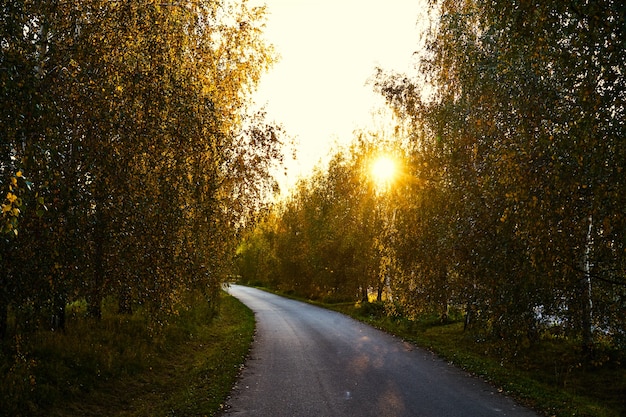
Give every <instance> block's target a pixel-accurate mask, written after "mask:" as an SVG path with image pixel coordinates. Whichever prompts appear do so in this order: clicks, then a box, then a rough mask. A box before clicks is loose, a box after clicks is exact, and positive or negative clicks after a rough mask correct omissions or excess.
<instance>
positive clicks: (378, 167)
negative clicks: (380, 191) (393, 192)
mask: <svg viewBox="0 0 626 417" xmlns="http://www.w3.org/2000/svg"><path fill="white" fill-rule="evenodd" d="M371 174H372V178H373V179H374V182H375V183H376V186H377V187H378V188H384V187H386V186H388V185H389V184H390V183H391V182H392V181H393V179H394V178H395V176H396V161H395V160H394V159H393V158H391V157H389V156H386V155H383V156H379V157H378V158H376V159H374V161H373V162H372V166H371Z"/></svg>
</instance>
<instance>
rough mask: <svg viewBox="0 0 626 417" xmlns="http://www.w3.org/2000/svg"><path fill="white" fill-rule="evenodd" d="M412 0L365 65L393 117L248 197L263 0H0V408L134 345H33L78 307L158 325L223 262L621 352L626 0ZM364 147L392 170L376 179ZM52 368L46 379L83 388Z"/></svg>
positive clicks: (475, 327)
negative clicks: (417, 31) (383, 52)
mask: <svg viewBox="0 0 626 417" xmlns="http://www.w3.org/2000/svg"><path fill="white" fill-rule="evenodd" d="M428 4H429V10H430V12H429V13H430V18H431V21H430V27H429V29H428V31H427V32H426V33H425V34H424V38H423V39H422V40H418V39H416V50H417V49H418V48H419V45H420V42H422V44H423V46H424V47H423V49H421V52H420V53H419V61H418V64H417V65H416V67H415V70H414V72H413V73H406V74H404V73H396V72H392V71H388V70H384V69H377V70H375V73H374V75H373V76H372V78H371V80H370V81H369V82H370V84H371V86H372V88H373V89H374V90H375V91H376V92H378V93H379V94H380V95H381V96H382V97H383V98H384V99H385V100H386V103H387V104H388V106H389V109H390V111H391V112H392V113H393V120H394V121H393V125H392V126H387V125H385V126H384V127H380V128H371V129H369V128H363V129H361V130H358V131H355V133H354V141H353V144H352V145H351V146H349V147H346V148H344V149H339V150H337V152H336V154H335V155H334V156H333V157H332V159H331V160H330V162H329V163H328V165H327V166H323V167H322V166H321V167H320V168H319V169H318V170H317V171H316V172H315V173H314V174H313V175H312V176H311V177H309V178H306V179H303V180H302V181H300V182H299V184H298V185H297V187H296V188H295V189H294V190H293V191H292V193H291V194H290V195H288V196H287V197H285V198H283V199H281V200H277V201H276V202H275V203H274V204H273V205H271V206H270V207H267V202H268V199H267V196H268V195H270V194H271V193H272V192H273V191H275V183H276V182H275V179H274V178H273V173H275V172H276V167H277V166H279V165H280V164H281V161H282V159H283V153H284V150H285V146H284V145H285V142H286V132H284V131H283V128H282V127H281V126H280V124H277V123H276V122H273V121H268V118H267V117H266V115H265V114H264V112H263V111H255V110H252V109H253V106H252V105H251V96H252V93H253V91H254V90H255V88H256V86H257V85H258V83H259V81H260V78H261V76H262V74H263V73H265V72H266V71H268V70H269V69H270V68H271V66H272V64H273V63H274V62H275V60H276V59H277V55H276V54H275V52H274V50H273V48H272V46H271V45H269V44H267V43H266V41H265V40H264V38H263V28H264V26H263V25H264V19H265V13H266V10H265V9H264V8H262V7H261V8H257V7H251V6H249V5H248V3H247V2H246V1H245V0H244V1H235V0H233V1H226V0H224V1H206V0H185V1H182V0H180V1H179V0H171V1H166V2H163V1H159V0H133V1H124V0H82V1H63V0H61V1H58V0H37V1H23V0H5V1H2V2H1V3H0V109H1V111H0V212H1V214H0V376H1V377H2V379H3V384H0V400H3V401H5V400H11V399H13V398H18V396H17V394H16V393H18V394H19V395H20V397H19V399H16V400H15V401H14V402H13V403H12V406H13V407H14V408H12V409H11V408H6V407H5V404H4V403H3V404H2V406H1V407H0V414H2V413H3V412H5V413H11V412H12V411H14V410H18V411H20V410H21V411H20V412H22V413H26V414H24V415H28V414H29V412H30V411H32V410H39V411H41V410H45V407H46V406H48V405H49V404H44V402H45V401H48V398H53V397H54V395H52V394H50V392H51V391H52V390H53V389H55V387H53V386H54V382H48V385H46V381H45V378H42V377H41V373H38V372H40V371H41V372H43V371H45V372H49V375H46V377H50V381H55V380H54V379H53V378H52V376H53V375H58V378H63V377H64V375H65V374H64V372H67V373H68V374H71V373H73V372H76V373H79V374H80V373H81V372H82V374H88V373H92V374H93V375H91V376H92V377H93V378H96V379H97V378H100V376H101V374H100V372H101V370H102V369H101V368H102V364H103V363H105V362H106V361H108V362H113V359H110V358H109V357H108V356H107V355H109V354H110V357H113V356H115V355H119V356H123V355H125V354H127V355H130V354H131V353H132V352H131V353H129V352H127V351H125V350H124V349H123V348H119V346H115V347H114V348H112V349H111V350H110V351H106V349H104V348H103V349H102V351H103V352H104V354H103V356H104V357H105V358H104V359H103V361H104V362H97V361H95V360H94V363H93V364H85V363H83V364H76V363H74V362H76V361H75V360H74V359H76V358H69V359H67V364H69V365H67V364H66V365H67V366H65V368H63V369H61V367H60V366H57V362H53V361H52V360H50V361H49V362H48V363H45V362H46V358H50V357H51V356H53V355H52V354H51V353H50V352H47V351H45V349H44V351H43V352H42V351H41V350H39V351H37V350H36V344H37V343H38V342H39V341H41V340H47V339H49V340H52V339H54V337H53V336H52V335H57V334H58V335H63V334H65V333H64V329H65V328H66V326H68V324H69V323H70V322H72V320H73V321H74V322H76V323H78V322H80V326H78V327H76V329H78V330H76V329H74V330H73V331H72V332H68V334H67V339H63V340H62V341H61V342H59V346H58V349H59V351H61V352H63V351H64V350H69V348H70V346H68V343H70V342H68V340H74V341H76V340H78V341H80V340H81V338H84V339H85V340H87V339H88V338H87V335H89V337H91V336H92V335H93V334H92V333H91V332H92V331H93V332H94V333H97V334H96V337H95V339H94V340H95V341H90V342H89V343H90V344H89V343H86V344H85V346H83V347H81V348H84V349H85V351H86V355H89V354H91V353H93V351H94V350H97V348H101V347H102V346H104V345H105V344H106V342H107V341H106V340H104V339H106V338H107V337H109V336H103V335H107V334H108V335H111V334H116V333H120V332H118V330H119V328H122V327H123V328H125V329H126V331H128V329H130V331H131V334H134V333H132V332H134V331H135V330H137V331H136V332H135V333H136V334H140V333H141V334H142V335H144V336H145V338H146V340H147V342H146V345H150V346H151V349H153V350H151V352H152V351H159V349H161V350H166V349H165V348H163V347H162V346H167V345H166V344H159V343H160V340H161V339H164V338H165V336H163V335H164V334H166V333H167V331H166V329H167V324H168V323H173V322H181V321H184V320H187V318H188V317H189V316H193V315H194V314H195V313H193V311H194V310H193V308H194V304H198V299H200V300H201V304H202V307H203V309H204V310H210V311H212V312H217V311H218V309H219V308H220V302H219V300H220V298H221V297H223V294H222V291H221V289H222V285H223V283H225V282H227V281H230V280H232V279H233V277H234V276H238V278H239V279H240V280H241V281H243V282H244V283H248V284H254V285H263V286H266V287H270V288H273V289H276V290H279V291H281V292H283V293H290V294H294V295H298V296H304V297H307V298H310V299H314V300H322V301H326V302H349V303H352V304H354V303H363V304H370V305H372V306H375V308H380V311H382V312H383V313H384V314H385V315H387V316H389V317H395V318H404V319H408V320H412V319H414V318H417V317H419V316H421V315H434V316H436V317H437V319H438V320H439V321H440V322H442V323H445V322H448V321H455V320H456V321H457V322H462V323H463V327H464V331H465V332H467V333H468V334H471V335H473V337H474V339H475V340H486V339H489V340H496V341H499V343H501V344H502V345H506V346H507V348H506V349H507V354H508V355H515V354H516V353H517V352H519V351H521V350H523V349H528V348H529V347H532V346H534V344H535V343H538V342H539V341H541V340H542V339H545V338H548V337H549V338H553V339H554V340H560V341H567V342H568V343H573V344H574V345H575V346H577V349H578V350H577V351H576V352H580V355H581V361H586V362H589V363H595V364H602V363H606V362H608V361H611V360H612V358H615V357H620V356H619V355H618V356H612V355H607V353H606V352H623V351H624V349H625V348H626V314H625V312H626V211H625V209H624V207H626V184H625V178H626V175H625V173H624V168H625V167H626V147H625V146H624V140H625V139H624V138H625V137H626V132H625V122H626V114H625V113H626V78H625V77H626V48H625V46H626V45H625V44H624V39H626V33H624V31H625V28H626V9H625V8H624V7H623V5H622V4H621V2H619V1H617V0H597V1H578V0H576V1H569V2H563V1H561V0H546V1H542V2H531V1H528V0H514V1H501V0H489V1H486V0H455V1H452V0H429V1H428ZM383 156H384V157H385V158H387V159H386V160H387V161H393V162H391V163H392V164H393V169H394V172H393V173H391V172H389V175H388V176H387V177H384V178H383V177H379V178H376V177H375V176H374V174H373V172H372V166H373V165H374V164H376V163H377V162H376V161H379V160H380V159H379V158H381V157H383ZM388 169H391V168H390V167H388ZM229 303H230V302H229ZM229 303H227V307H228V308H229V309H235V308H236V307H233V306H232V305H230V304H229ZM136 314H139V315H140V316H137V315H136ZM203 314H204V315H202V316H201V317H200V318H198V317H195V318H194V320H196V321H198V322H200V324H199V326H200V327H199V328H202V329H203V331H205V337H206V340H212V338H213V339H215V338H214V337H213V336H212V333H210V332H208V331H206V329H204V328H203V327H201V326H203V325H204V321H205V320H204V319H205V317H212V313H203ZM216 314H217V313H216ZM216 314H215V315H216ZM240 314H242V315H245V313H241V312H240ZM107 317H108V318H109V319H110V320H109V319H107ZM123 317H135V319H132V320H131V319H128V320H125V319H124V318H123ZM137 317H139V319H137ZM105 319H106V320H109V321H106V323H103V322H104V321H105ZM133 320H134V321H133ZM132 326H140V327H141V329H140V330H141V331H139V329H134V330H133V327H132ZM183 327H184V325H183ZM99 331H102V333H98V332H99ZM194 331H195V330H194ZM229 331H230V333H228V334H230V335H231V336H229V337H231V339H227V340H225V342H224V343H226V344H229V346H234V345H235V339H236V335H237V334H239V335H240V333H238V332H237V331H231V330H229ZM106 332H109V333H106ZM249 332H250V335H251V334H252V333H251V332H252V330H250V329H249ZM183 333H184V335H183V336H180V335H179V336H180V340H184V341H185V343H186V342H188V341H189V339H190V338H192V336H193V337H195V336H194V335H192V334H191V333H192V332H186V333H185V332H182V333H181V334H183ZM42 334H45V335H48V336H49V337H47V336H45V337H44V336H41V335H42ZM70 337H74V339H70ZM111 337H113V336H111ZM142 337H143V336H142ZM134 339H135V338H130V337H129V339H128V340H129V341H130V340H134ZM90 340H91V339H90ZM172 340H174V341H176V340H178V339H176V338H173V339H172ZM246 340H247V339H246ZM246 340H244V341H243V342H242V343H244V344H247V343H248V341H246ZM124 343H126V342H124ZM128 343H130V342H128ZM172 343H173V342H172ZM64 344H65V345H64ZM182 344H184V343H182ZM33 346H35V347H33ZM73 347H74V346H72V348H73ZM46 349H47V348H46ZM220 349H222V348H221V347H220ZM224 349H225V350H224V352H226V351H228V349H227V348H224ZM242 351H245V347H244V348H242ZM140 353H141V352H139V353H137V354H136V355H135V356H137V357H136V358H135V359H137V360H138V361H140V362H141V361H142V360H143V362H142V363H141V364H140V365H141V367H143V368H142V369H143V370H145V369H149V370H150V371H152V368H151V366H152V365H151V364H149V363H148V362H147V360H144V358H139V357H138V356H141V354H140ZM46 355H48V356H46ZM146 356H149V355H146ZM179 356H181V357H183V356H184V355H179ZM198 357H200V355H199V356H198ZM223 357H224V354H223V352H222V353H220V352H218V353H217V354H216V356H214V358H217V359H211V360H215V362H216V363H217V362H219V360H220V358H223ZM194 358H195V357H194ZM212 358H213V357H212ZM101 359H102V358H101ZM183 359H184V358H183ZM194 360H195V359H194ZM233 360H234V361H235V362H236V360H237V359H236V358H235V359H233ZM105 364H106V363H105ZM46 365H47V366H48V368H46ZM83 365H84V366H85V367H84V368H80V366H83ZM91 365H93V366H92V367H91V368H89V366H91ZM213 365H214V364H213V363H210V364H207V367H208V368H211V367H212V366H213ZM124 366H125V365H124ZM133 366H135V365H132V366H130V365H129V366H127V367H123V369H121V370H120V371H119V373H120V374H123V375H131V376H132V375H134V374H133V372H140V371H141V370H133V369H132V368H133ZM616 366H621V365H620V364H619V363H617V364H616ZM73 367H74V368H73ZM163 368H164V369H165V370H167V366H164V367H163ZM228 368H229V369H230V370H231V371H233V369H236V366H235V365H232V366H231V365H229V366H228ZM181 369H182V368H181ZM61 371H62V372H61ZM162 371H163V369H162ZM155 374H156V372H155ZM163 374H164V375H167V373H166V372H165V371H163ZM72 375H74V374H72ZM83 376H84V375H83ZM199 378H200V377H199ZM202 378H204V377H202ZM202 378H200V380H201V382H200V383H199V384H200V385H202V384H204V382H205V380H204V379H202ZM63 383H66V381H65V380H64V381H63ZM67 384H68V386H67V387H65V386H64V387H61V388H59V387H58V385H59V384H57V387H56V388H59V389H60V390H62V389H65V390H66V391H64V392H61V394H55V395H57V397H63V396H65V395H66V394H67V392H68V391H71V392H70V394H71V395H75V398H79V401H80V398H82V397H80V394H82V392H81V390H83V391H89V389H90V388H85V387H83V386H82V385H81V386H80V387H79V388H76V387H75V386H73V385H72V386H69V382H68V383H67ZM226 384H227V385H228V382H226ZM46 390H47V391H46ZM43 394H50V395H49V397H45V396H42V397H41V398H44V399H41V398H40V399H37V401H39V402H40V403H36V401H35V400H34V399H33V398H34V397H36V396H38V395H43ZM68 396H69V394H68ZM216 401H217V403H218V405H219V401H220V400H219V399H218V400H216ZM49 402H50V404H52V403H53V402H54V401H53V400H50V401H49ZM24 404H27V405H29V407H31V409H25V408H24ZM7 410H8V411H7ZM24 410H26V411H24ZM14 415H20V414H15V413H14ZM31 415H32V414H31Z"/></svg>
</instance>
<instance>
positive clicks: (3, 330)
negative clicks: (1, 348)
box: [0, 297, 9, 341]
mask: <svg viewBox="0 0 626 417" xmlns="http://www.w3.org/2000/svg"><path fill="white" fill-rule="evenodd" d="M8 313H9V306H8V303H6V302H5V301H4V299H3V298H2V297H0V341H2V340H4V339H5V338H6V336H7V327H8V326H7V321H8V316H9V314H8Z"/></svg>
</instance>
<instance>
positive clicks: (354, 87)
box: [255, 0, 426, 188]
mask: <svg viewBox="0 0 626 417" xmlns="http://www.w3.org/2000/svg"><path fill="white" fill-rule="evenodd" d="M260 1H261V2H264V3H266V4H267V7H268V19H267V27H266V38H267V40H268V41H269V42H270V43H272V44H274V46H275V48H276V51H277V52H278V53H279V54H280V56H281V59H280V61H279V62H278V63H277V64H276V65H275V66H274V67H273V69H272V70H271V71H270V73H268V74H266V75H265V76H264V77H263V79H262V81H261V85H260V88H259V92H258V94H257V96H256V98H255V99H256V101H257V103H258V104H260V105H263V104H265V105H266V110H267V111H268V116H269V118H270V120H275V121H276V122H278V123H282V124H283V125H284V127H285V129H286V131H287V133H288V134H289V135H291V136H294V137H295V139H296V143H297V149H296V151H297V160H296V161H291V158H289V160H287V161H286V165H287V168H288V177H287V178H279V181H280V182H281V188H287V187H290V186H292V185H293V184H295V182H296V180H297V178H298V177H299V176H307V175H309V174H310V173H311V171H312V169H313V167H314V166H315V165H316V164H318V162H319V161H322V162H325V161H326V159H327V157H328V155H329V154H331V153H332V152H331V150H332V149H333V148H335V144H346V143H349V142H351V141H352V139H353V135H352V132H353V131H354V130H355V129H356V128H362V127H365V126H366V125H368V122H370V121H371V120H372V112H373V111H374V110H375V109H376V108H380V107H381V106H382V105H383V101H382V99H381V97H380V96H378V95H377V94H376V93H374V92H373V90H372V86H370V85H366V82H367V80H368V79H369V78H371V77H372V75H373V74H374V70H375V68H376V67H377V66H379V67H381V68H383V69H386V70H391V69H394V70H396V71H400V72H407V71H411V70H412V68H413V63H414V62H415V60H414V58H413V52H415V51H416V50H417V48H418V44H419V30H418V27H419V25H418V22H421V23H423V22H425V20H426V12H425V6H424V1H423V0H260Z"/></svg>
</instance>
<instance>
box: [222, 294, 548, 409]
mask: <svg viewBox="0 0 626 417" xmlns="http://www.w3.org/2000/svg"><path fill="white" fill-rule="evenodd" d="M229 291H230V293H231V294H232V295H233V296H235V297H237V298H238V299H239V300H241V301H242V302H243V303H245V304H246V305H247V306H248V307H250V308H251V309H252V310H253V311H254V312H255V314H256V320H257V333H256V336H255V340H254V343H253V345H252V351H251V353H250V357H249V359H248V361H247V362H246V366H245V368H244V370H243V372H242V376H241V379H240V380H239V382H238V383H237V386H236V387H235V389H234V391H233V393H232V396H231V398H230V400H229V402H228V404H227V409H226V410H227V411H226V412H225V415H226V416H233V417H244V416H255V417H284V416H294V417H309V416H310V417H341V416H355V417H356V416H358V417H367V416H376V417H380V416H394V417H400V416H411V417H431V416H432V417H456V416H458V417H461V416H463V417H472V416H476V417H491V416H498V417H500V416H515V417H522V416H523V417H531V416H532V417H537V414H535V413H534V412H532V411H530V410H528V409H525V408H523V407H521V406H519V405H517V404H516V403H515V402H514V401H513V400H511V399H509V398H507V397H505V396H504V395H501V394H499V393H498V392H497V390H496V389H494V388H493V387H491V386H490V385H488V384H486V383H485V382H483V381H481V380H480V379H478V378H474V377H471V376H470V375H468V374H466V373H464V372H462V371H460V370H458V369H457V368H455V367H453V366H451V365H449V364H448V363H446V362H445V361H442V360H440V359H438V358H437V357H436V356H434V355H433V354H431V353H429V352H427V351H424V350H421V349H418V348H415V347H414V346H412V345H410V344H408V343H405V342H403V341H402V340H400V339H398V338H395V337H392V336H390V335H388V334H386V333H383V332H381V331H379V330H376V329H374V328H372V327H370V326H367V325H365V324H362V323H360V322H358V321H356V320H353V319H351V318H349V317H347V316H345V315H343V314H339V313H336V312H333V311H328V310H324V309H322V308H318V307H315V306H311V305H308V304H305V303H301V302H298V301H293V300H289V299H286V298H283V297H279V296H276V295H273V294H269V293H266V292H264V291H260V290H257V289H253V288H247V287H242V286H237V285H233V286H231V288H230V289H229Z"/></svg>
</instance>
